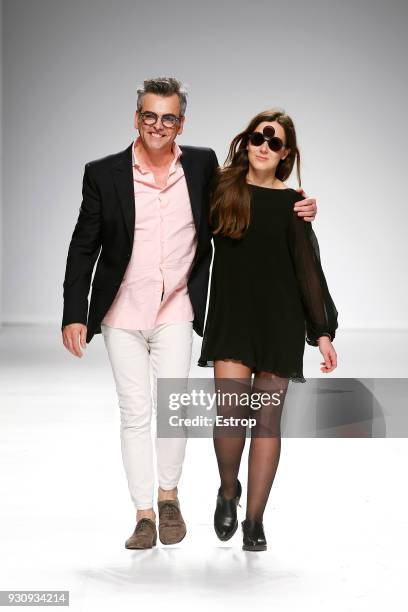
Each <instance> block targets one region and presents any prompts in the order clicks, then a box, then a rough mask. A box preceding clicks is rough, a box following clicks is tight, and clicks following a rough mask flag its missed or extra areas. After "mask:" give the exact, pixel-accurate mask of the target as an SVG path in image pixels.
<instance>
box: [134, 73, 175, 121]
mask: <svg viewBox="0 0 408 612" xmlns="http://www.w3.org/2000/svg"><path fill="white" fill-rule="evenodd" d="M147 93H153V94H156V95H158V96H171V95H173V94H177V95H178V97H179V100H180V115H181V116H182V117H184V113H185V112H186V107H187V89H186V87H185V86H184V85H183V83H182V82H181V81H178V80H177V79H176V78H174V77H157V78H155V79H146V80H145V81H143V87H140V88H139V89H138V90H137V110H138V112H139V113H140V112H141V110H142V106H143V97H144V95H145V94H147Z"/></svg>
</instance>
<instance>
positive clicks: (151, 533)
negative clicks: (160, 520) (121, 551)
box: [125, 517, 157, 548]
mask: <svg viewBox="0 0 408 612" xmlns="http://www.w3.org/2000/svg"><path fill="white" fill-rule="evenodd" d="M156 540H157V531H156V523H155V522H154V521H152V520H151V519H149V518H146V517H145V518H142V519H140V521H138V522H137V524H136V527H135V530H134V532H133V534H132V535H131V536H130V538H128V539H127V540H126V543H125V547H126V548H152V547H153V546H156Z"/></svg>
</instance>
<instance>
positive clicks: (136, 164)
mask: <svg viewBox="0 0 408 612" xmlns="http://www.w3.org/2000/svg"><path fill="white" fill-rule="evenodd" d="M139 142H140V136H136V138H135V139H134V141H133V145H132V166H133V167H136V168H137V169H138V170H139V171H140V172H141V173H142V174H149V173H150V170H149V169H147V168H146V167H144V166H142V165H141V163H140V161H139V160H138V158H137V155H136V151H135V146H136V145H137V144H138V143H139ZM172 152H173V155H174V159H173V161H172V162H171V165H170V168H169V175H170V174H172V173H173V172H175V170H176V164H177V162H178V161H179V159H180V156H181V154H182V150H181V149H180V147H179V145H178V144H177V142H176V141H174V142H173V146H172Z"/></svg>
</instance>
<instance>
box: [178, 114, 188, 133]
mask: <svg viewBox="0 0 408 612" xmlns="http://www.w3.org/2000/svg"><path fill="white" fill-rule="evenodd" d="M185 120H186V118H185V117H180V123H179V127H178V130H177V134H182V133H183V129H184V121H185Z"/></svg>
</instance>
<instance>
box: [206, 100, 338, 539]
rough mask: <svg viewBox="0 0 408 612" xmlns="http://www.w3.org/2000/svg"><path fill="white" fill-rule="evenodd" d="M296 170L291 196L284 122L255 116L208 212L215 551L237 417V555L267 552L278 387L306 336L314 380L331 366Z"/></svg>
mask: <svg viewBox="0 0 408 612" xmlns="http://www.w3.org/2000/svg"><path fill="white" fill-rule="evenodd" d="M295 162H296V170H297V178H298V183H299V187H300V185H301V179H300V155H299V150H298V147H297V142H296V132H295V127H294V125H293V121H292V120H291V118H290V117H289V116H288V115H286V114H285V112H284V111H283V110H281V109H272V110H270V111H266V112H262V113H259V114H258V115H256V117H254V118H253V119H252V120H251V121H250V122H249V125H248V127H247V129H246V130H245V131H243V132H241V133H240V134H238V135H237V136H236V137H235V138H234V139H233V141H232V143H231V145H230V149H229V153H228V157H227V160H226V163H225V166H224V168H222V169H221V170H220V171H219V174H218V177H217V181H216V185H215V186H214V189H213V193H212V198H211V204H210V220H211V225H212V228H213V237H214V246H215V254H214V261H213V270H212V279H211V290H210V300H209V307H208V315H207V321H206V327H205V332H204V338H203V344H202V350H201V356H200V359H199V362H198V365H200V366H214V376H215V381H216V386H217V390H218V391H226V392H227V395H226V397H230V398H235V403H232V405H231V401H230V402H229V403H228V402H225V403H224V402H219V404H218V406H217V416H218V417H222V418H225V419H227V418H228V417H231V416H232V415H234V416H236V417H238V424H236V425H234V426H232V427H230V428H229V429H228V431H227V430H226V428H225V427H219V426H216V427H215V428H214V448H215V452H216V456H217V462H218V467H219V472H220V478H221V486H220V488H219V491H218V496H217V505H216V510H215V514H214V528H215V531H216V533H217V535H218V537H219V538H220V539H221V540H223V541H225V540H228V539H229V538H231V537H232V535H233V534H234V533H235V531H236V529H237V527H238V521H237V513H236V508H237V505H238V502H239V499H240V497H241V492H242V488H241V484H240V482H239V480H238V471H239V466H240V461H241V456H242V452H243V449H244V445H245V440H246V427H245V425H240V424H239V423H240V421H239V419H240V418H243V417H248V416H250V417H251V418H252V419H253V420H254V422H255V424H254V425H253V426H252V427H251V442H250V449H249V460H248V492H247V509H246V519H245V520H244V521H243V522H242V530H243V549H244V550H266V538H265V533H264V530H263V513H264V510H265V506H266V503H267V500H268V496H269V493H270V489H271V487H272V483H273V480H274V477H275V473H276V470H277V467H278V462H279V457H280V448H281V437H280V421H281V414H282V408H283V403H284V399H285V396H286V392H287V387H288V383H289V381H290V380H292V381H295V382H306V381H305V379H304V377H303V353H304V348H305V338H306V341H307V342H308V344H310V345H312V346H318V347H319V350H320V353H321V354H322V356H323V359H324V361H323V362H322V363H321V366H322V367H321V371H322V372H324V373H329V372H332V371H333V370H334V368H335V367H336V366H337V355H336V351H335V350H334V347H333V345H332V340H333V339H334V336H335V330H336V329H337V326H338V325H337V310H336V307H335V305H334V303H333V300H332V298H331V296H330V293H329V291H328V288H327V284H326V280H325V277H324V274H323V271H322V268H321V264H320V255H319V247H318V243H317V240H316V237H315V235H314V233H313V230H312V228H311V224H310V223H305V222H304V221H303V219H301V218H299V217H298V215H297V214H296V213H295V212H294V211H293V206H294V203H295V202H296V201H298V200H300V199H302V197H303V196H301V195H300V194H299V193H298V192H297V191H295V190H293V189H290V188H288V187H287V186H286V184H285V183H284V181H285V180H286V179H288V177H289V176H290V174H291V172H292V169H293V166H294V164H295ZM252 375H254V378H253V380H252ZM228 393H229V394H230V395H229V396H228ZM248 394H249V396H250V398H251V399H254V398H255V400H256V401H255V402H253V406H252V408H254V409H251V405H249V406H248V403H245V402H244V401H241V400H243V398H244V397H248ZM261 394H263V395H264V402H263V403H262V405H261V406H260V405H259V403H258V404H256V402H258V400H259V398H260V397H261ZM219 397H220V396H219ZM265 398H266V399H265ZM226 404H228V405H226ZM255 408H256V409H255ZM226 422H227V421H226ZM244 422H245V421H243V423H244ZM220 431H221V432H223V433H221V434H220Z"/></svg>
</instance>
